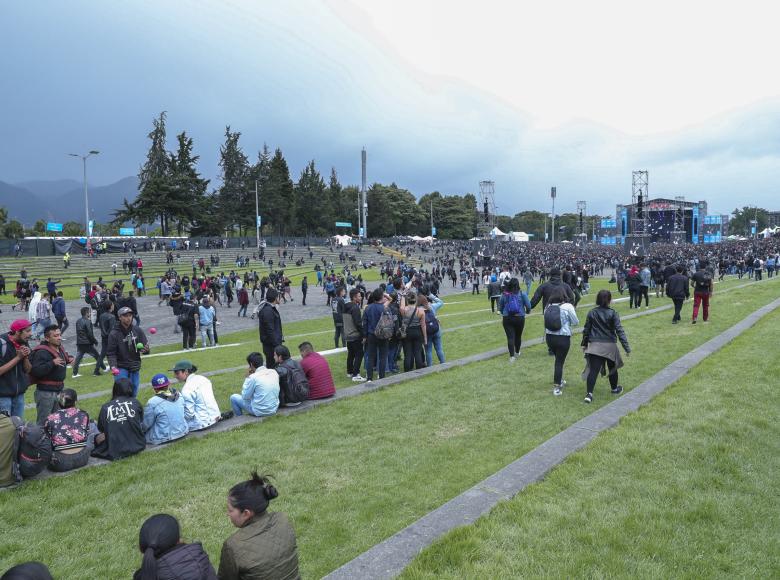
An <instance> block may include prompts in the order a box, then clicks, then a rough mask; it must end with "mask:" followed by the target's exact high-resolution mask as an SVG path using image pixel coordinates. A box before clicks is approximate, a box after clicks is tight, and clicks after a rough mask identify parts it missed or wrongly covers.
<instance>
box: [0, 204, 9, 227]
mask: <svg viewBox="0 0 780 580" xmlns="http://www.w3.org/2000/svg"><path fill="white" fill-rule="evenodd" d="M7 221H8V208H5V207H0V226H3V225H5V222H7Z"/></svg>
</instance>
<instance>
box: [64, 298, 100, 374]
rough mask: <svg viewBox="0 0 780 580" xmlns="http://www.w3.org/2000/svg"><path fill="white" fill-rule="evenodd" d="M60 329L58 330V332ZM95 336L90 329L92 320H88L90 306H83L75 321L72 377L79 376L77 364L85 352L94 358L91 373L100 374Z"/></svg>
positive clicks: (79, 363)
mask: <svg viewBox="0 0 780 580" xmlns="http://www.w3.org/2000/svg"><path fill="white" fill-rule="evenodd" d="M61 333H62V331H60V334H61ZM97 343H98V342H97V338H95V332H94V330H93V329H92V320H90V308H89V306H85V307H84V308H82V309H81V318H79V319H78V321H77V322H76V350H77V352H76V360H74V361H73V378H74V379H76V378H78V377H80V376H81V375H80V374H79V366H80V365H81V359H82V358H84V355H85V354H88V355H90V356H91V357H92V358H94V359H95V371H94V372H93V373H92V374H93V375H95V376H96V377H99V376H100V375H101V372H100V369H102V368H103V357H102V356H100V353H98V351H97V349H96V348H95V347H96V346H97Z"/></svg>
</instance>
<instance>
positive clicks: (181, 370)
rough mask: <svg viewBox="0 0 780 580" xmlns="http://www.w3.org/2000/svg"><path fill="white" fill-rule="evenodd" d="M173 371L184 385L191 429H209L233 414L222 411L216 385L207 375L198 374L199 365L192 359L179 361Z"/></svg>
mask: <svg viewBox="0 0 780 580" xmlns="http://www.w3.org/2000/svg"><path fill="white" fill-rule="evenodd" d="M171 372H172V373H173V375H174V376H175V377H176V380H177V381H179V382H180V383H183V385H184V386H182V388H181V396H182V399H183V400H184V418H185V419H186V420H187V426H188V427H189V430H190V431H200V430H201V429H208V428H209V427H211V426H212V425H214V424H216V423H217V422H218V421H220V420H222V419H228V418H230V416H232V414H230V413H229V412H228V413H224V414H223V413H220V411H219V405H218V404H217V400H216V398H214V386H213V385H212V384H211V381H210V380H209V379H208V378H207V377H204V376H203V375H201V374H198V367H196V366H195V365H194V364H192V362H191V361H189V360H180V361H178V362H177V363H176V364H175V365H174V366H173V368H172V369H171Z"/></svg>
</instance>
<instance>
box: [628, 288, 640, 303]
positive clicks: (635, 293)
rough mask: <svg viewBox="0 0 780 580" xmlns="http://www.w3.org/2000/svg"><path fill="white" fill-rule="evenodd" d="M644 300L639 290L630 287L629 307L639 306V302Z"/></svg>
mask: <svg viewBox="0 0 780 580" xmlns="http://www.w3.org/2000/svg"><path fill="white" fill-rule="evenodd" d="M641 301H642V295H641V294H640V293H639V290H632V289H631V288H629V289H628V307H629V308H639V303H640V302H641Z"/></svg>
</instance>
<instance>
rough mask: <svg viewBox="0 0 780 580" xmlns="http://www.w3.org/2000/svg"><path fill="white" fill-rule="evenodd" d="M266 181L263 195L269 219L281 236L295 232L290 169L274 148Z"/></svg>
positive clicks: (294, 209) (293, 194)
mask: <svg viewBox="0 0 780 580" xmlns="http://www.w3.org/2000/svg"><path fill="white" fill-rule="evenodd" d="M268 169H269V171H268V181H267V182H266V183H265V187H264V197H265V199H266V202H267V204H268V206H267V207H268V213H269V221H270V222H271V223H272V224H273V225H274V227H275V229H276V231H277V232H279V235H280V236H281V237H284V236H285V235H288V234H290V233H293V232H295V215H296V214H295V211H296V207H295V192H294V187H293V182H292V180H291V179H290V169H289V167H288V166H287V161H286V160H285V158H284V156H283V155H282V150H281V149H278V148H277V149H276V152H275V153H274V156H273V158H271V161H270V163H269V164H268Z"/></svg>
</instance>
